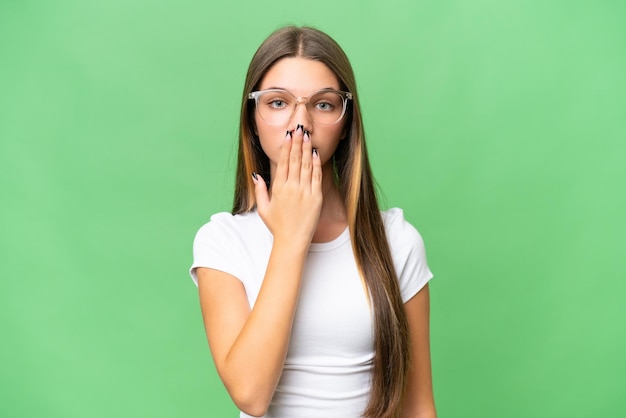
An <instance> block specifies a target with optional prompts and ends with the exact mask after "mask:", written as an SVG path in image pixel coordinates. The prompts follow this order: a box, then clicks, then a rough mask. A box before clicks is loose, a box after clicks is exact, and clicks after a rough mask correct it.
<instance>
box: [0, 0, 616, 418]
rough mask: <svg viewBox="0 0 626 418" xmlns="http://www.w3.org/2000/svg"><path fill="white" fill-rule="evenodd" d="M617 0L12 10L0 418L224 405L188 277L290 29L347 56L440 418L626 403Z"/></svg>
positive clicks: (5, 91) (543, 413)
mask: <svg viewBox="0 0 626 418" xmlns="http://www.w3.org/2000/svg"><path fill="white" fill-rule="evenodd" d="M625 22H626V3H625V2H623V1H617V0H615V1H611V0H595V1H592V0H588V1H575V0H574V1H565V0H555V1H548V2H546V1H539V0H529V1H522V0H518V1H506V0H505V1H495V0H473V1H469V0H467V1H444V2H435V1H421V0H418V1H406V2H395V1H391V2H382V1H380V0H378V1H355V0H351V1H342V2H338V1H327V0H325V1H318V2H307V3H300V2H293V1H283V0H280V1H272V2H259V1H248V2H235V1H233V2H229V1H224V0H222V1H199V0H178V1H148V0H130V1H128V0H124V1H122V0H109V1H104V0H91V1H79V0H55V1H33V0H23V1H17V0H15V1H13V0H2V1H1V2H0V170H1V171H0V172H1V173H2V175H1V177H0V186H1V190H2V204H1V209H0V211H1V212H0V214H1V221H0V222H1V225H0V226H1V231H2V233H1V241H0V245H1V247H0V250H1V253H0V254H1V262H0V264H1V270H0V271H1V272H2V280H1V281H0V306H1V313H2V315H1V317H0V321H1V322H0V326H1V331H2V334H1V335H2V344H1V347H2V348H1V350H2V352H1V355H0V366H1V369H0V416H2V417H64V418H65V417H68V418H69V417H71V418H74V417H76V418H79V417H81V418H82V417H112V416H115V417H235V416H237V413H236V409H235V408H234V407H233V406H232V404H231V402H230V400H229V398H228V396H227V394H226V392H225V390H224V389H223V387H222V385H221V383H220V381H219V379H218V377H217V375H216V373H215V369H214V366H213V364H212V362H211V358H210V353H209V351H208V348H207V344H206V340H205V336H204V332H203V328H202V321H201V316H200V311H199V306H198V302H197V296H196V289H195V287H194V285H193V284H192V282H191V280H190V279H189V277H188V275H187V269H188V266H189V265H190V263H191V244H192V239H193V236H194V234H195V232H196V230H197V229H198V228H199V227H200V226H201V225H202V224H203V223H204V222H206V221H207V220H208V218H209V216H210V214H212V213H214V212H217V211H223V210H228V209H229V208H230V203H231V196H232V186H233V174H234V158H235V150H236V148H235V139H236V129H237V118H238V109H239V98H240V96H241V89H242V87H243V80H244V75H245V70H246V67H247V64H248V62H249V60H250V58H251V56H252V54H253V53H254V51H255V49H256V47H257V46H258V44H259V43H260V42H261V41H262V40H263V39H264V38H265V37H266V36H267V35H268V34H269V33H270V32H272V31H273V30H274V29H276V28H277V27H279V26H282V25H284V24H289V23H295V24H308V25H313V26H316V27H318V28H320V29H322V30H325V31H327V32H328V33H329V34H331V35H332V36H333V37H335V39H336V40H337V41H338V42H339V43H340V44H341V45H342V46H343V47H344V49H345V50H346V52H347V54H348V56H349V57H350V58H351V60H352V63H353V65H354V67H355V71H356V74H357V80H358V82H359V86H360V92H359V93H360V95H361V101H362V103H363V104H364V106H365V108H364V113H365V123H366V131H367V134H368V139H369V146H370V152H371V155H372V160H373V165H374V171H375V174H376V175H377V179H378V182H379V184H380V186H381V189H382V191H383V197H384V205H385V206H400V207H403V208H404V210H405V212H406V214H407V216H408V218H409V220H411V221H412V222H413V223H414V224H415V225H416V227H417V228H418V229H419V230H420V231H421V233H422V235H423V237H424V239H425V241H426V245H427V250H428V256H429V262H430V265H431V268H432V270H433V271H434V273H435V276H436V278H435V280H434V281H433V283H432V288H431V289H432V290H431V292H432V317H433V318H432V349H433V368H434V383H435V391H436V400H437V405H438V409H439V416H440V417H441V418H447V417H512V418H513V417H515V418H518V417H519V418H527V417H568V418H574V417H618V416H626V396H624V394H625V393H626V380H625V376H626V359H625V356H624V353H625V352H626V335H625V332H624V329H625V325H624V324H625V320H626V305H625V295H626V284H625V283H626V268H625V264H626V263H625V259H626V257H624V254H623V253H624V250H625V249H626V243H625V239H624V237H625V236H626V221H625V219H624V215H625V213H626V193H625V191H624V190H625V185H626V169H625V168H624V167H625V165H626V164H625V161H626V122H625V119H626V105H625V99H624V97H626V81H625V77H626V53H625V51H626V23H625Z"/></svg>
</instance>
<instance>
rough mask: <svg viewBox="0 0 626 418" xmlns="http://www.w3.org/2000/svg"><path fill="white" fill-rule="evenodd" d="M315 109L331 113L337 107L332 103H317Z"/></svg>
mask: <svg viewBox="0 0 626 418" xmlns="http://www.w3.org/2000/svg"><path fill="white" fill-rule="evenodd" d="M315 108H316V109H318V110H321V111H323V112H330V111H332V110H333V109H334V108H335V106H334V105H333V104H332V103H330V102H317V103H315Z"/></svg>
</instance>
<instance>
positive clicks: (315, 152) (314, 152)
mask: <svg viewBox="0 0 626 418" xmlns="http://www.w3.org/2000/svg"><path fill="white" fill-rule="evenodd" d="M313 157H315V158H318V157H319V154H318V153H317V148H313Z"/></svg>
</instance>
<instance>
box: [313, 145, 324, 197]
mask: <svg viewBox="0 0 626 418" xmlns="http://www.w3.org/2000/svg"><path fill="white" fill-rule="evenodd" d="M311 161H312V163H313V170H312V173H311V190H312V191H313V192H319V193H321V192H322V159H321V158H320V155H319V153H318V152H317V148H313V151H312V158H311Z"/></svg>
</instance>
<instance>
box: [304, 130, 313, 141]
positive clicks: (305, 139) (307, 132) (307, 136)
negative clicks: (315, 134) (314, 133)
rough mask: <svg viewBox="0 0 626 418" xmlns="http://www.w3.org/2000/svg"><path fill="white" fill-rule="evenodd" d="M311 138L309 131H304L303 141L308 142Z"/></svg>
mask: <svg viewBox="0 0 626 418" xmlns="http://www.w3.org/2000/svg"><path fill="white" fill-rule="evenodd" d="M310 140H311V134H310V133H309V131H304V142H309V141H310Z"/></svg>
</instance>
